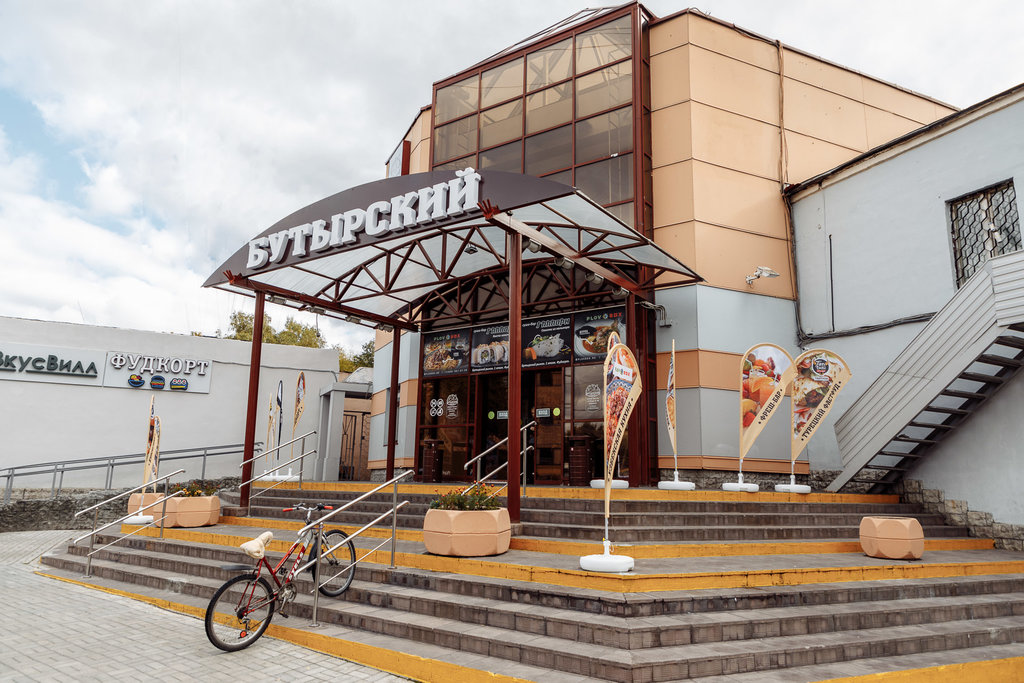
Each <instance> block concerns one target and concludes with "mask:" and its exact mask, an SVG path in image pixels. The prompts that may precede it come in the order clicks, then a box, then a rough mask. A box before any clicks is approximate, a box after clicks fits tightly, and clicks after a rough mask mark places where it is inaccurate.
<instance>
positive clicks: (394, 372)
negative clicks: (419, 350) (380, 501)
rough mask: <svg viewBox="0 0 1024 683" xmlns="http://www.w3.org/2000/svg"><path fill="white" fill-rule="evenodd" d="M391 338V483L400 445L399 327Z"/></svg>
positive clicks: (389, 468)
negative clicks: (396, 452) (396, 447)
mask: <svg viewBox="0 0 1024 683" xmlns="http://www.w3.org/2000/svg"><path fill="white" fill-rule="evenodd" d="M392 335H393V336H392V338H391V404H390V405H389V406H388V407H387V412H388V456H387V457H388V461H387V462H388V464H387V470H386V472H385V474H384V480H385V481H390V480H391V478H392V477H394V476H395V446H396V445H397V444H398V404H399V401H398V391H399V386H398V363H399V360H400V357H401V354H400V348H401V347H400V344H401V339H402V331H401V330H400V329H398V328H397V327H396V328H395V329H394V331H393V332H392Z"/></svg>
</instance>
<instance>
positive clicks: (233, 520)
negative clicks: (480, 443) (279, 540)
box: [133, 515, 423, 541]
mask: <svg viewBox="0 0 1024 683" xmlns="http://www.w3.org/2000/svg"><path fill="white" fill-rule="evenodd" d="M219 524H229V525H231V526H246V527H257V528H260V529H286V530H290V531H298V530H299V529H301V528H302V527H304V526H306V525H305V523H303V522H296V521H293V520H288V519H270V518H263V517H232V516H230V515H225V516H222V517H221V518H220V522H219ZM360 527H361V525H356V524H331V523H330V522H328V523H327V528H328V529H341V530H342V531H344V532H346V533H352V532H353V531H357V530H358V529H359V528H360ZM133 528H134V527H133ZM360 536H365V537H368V538H390V537H391V528H390V527H388V528H386V529H385V528H373V529H367V530H366V531H364V532H363V533H361V534H360ZM395 536H396V537H397V538H398V540H399V541H422V540H423V531H422V530H417V529H398V530H397V532H396V533H395Z"/></svg>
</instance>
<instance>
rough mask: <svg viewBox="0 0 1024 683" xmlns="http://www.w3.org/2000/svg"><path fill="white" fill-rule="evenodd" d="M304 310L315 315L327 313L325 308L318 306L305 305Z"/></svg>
mask: <svg viewBox="0 0 1024 683" xmlns="http://www.w3.org/2000/svg"><path fill="white" fill-rule="evenodd" d="M306 310H307V311H309V312H310V313H316V314H317V315H327V310H326V309H324V308H321V307H320V306H306Z"/></svg>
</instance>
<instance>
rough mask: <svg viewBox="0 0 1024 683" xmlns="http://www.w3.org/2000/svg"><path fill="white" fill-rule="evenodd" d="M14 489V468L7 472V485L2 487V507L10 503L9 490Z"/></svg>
mask: <svg viewBox="0 0 1024 683" xmlns="http://www.w3.org/2000/svg"><path fill="white" fill-rule="evenodd" d="M13 488H14V468H13V467H12V468H10V469H9V470H7V485H6V486H4V505H7V504H8V503H10V502H11V490H12V489H13Z"/></svg>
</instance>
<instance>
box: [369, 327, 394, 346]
mask: <svg viewBox="0 0 1024 683" xmlns="http://www.w3.org/2000/svg"><path fill="white" fill-rule="evenodd" d="M393 336H394V332H381V331H380V330H374V335H373V350H374V351H376V350H377V349H383V348H384V347H385V346H387V345H388V344H390V343H391V338H392V337H393Z"/></svg>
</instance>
